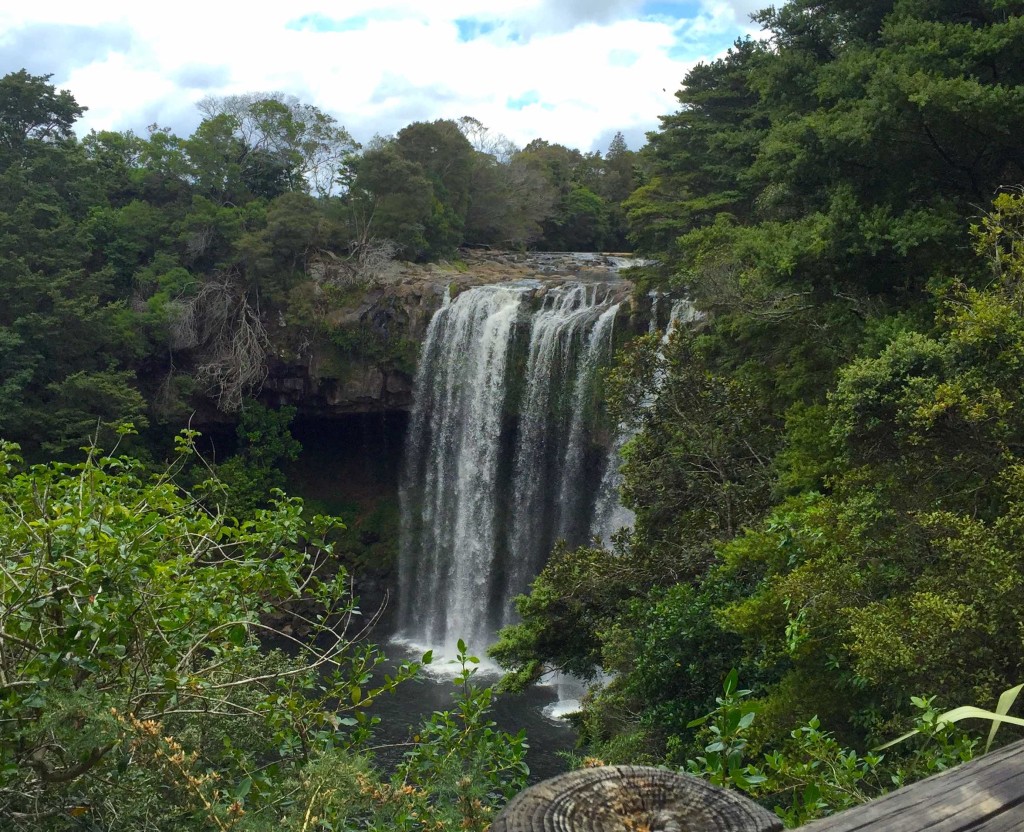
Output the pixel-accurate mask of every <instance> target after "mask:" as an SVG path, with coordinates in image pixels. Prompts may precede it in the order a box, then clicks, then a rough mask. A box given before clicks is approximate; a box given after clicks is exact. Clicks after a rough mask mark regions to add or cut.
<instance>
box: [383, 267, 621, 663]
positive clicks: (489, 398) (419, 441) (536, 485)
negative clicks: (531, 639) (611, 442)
mask: <svg viewBox="0 0 1024 832" xmlns="http://www.w3.org/2000/svg"><path fill="white" fill-rule="evenodd" d="M539 295H543V297H542V299H541V298H539V297H538V296H539ZM538 300H539V301H540V302H539V304H538ZM613 301H614V298H613V297H612V293H611V292H610V290H609V289H608V287H607V286H606V285H602V284H569V285H564V286H557V287H554V288H551V289H549V290H547V291H546V293H545V292H543V290H540V289H539V288H538V285H537V284H535V283H533V284H527V283H524V284H515V285H505V286H481V287H476V288H472V289H468V290H466V291H464V292H463V293H461V294H460V295H459V296H458V297H456V298H455V299H454V300H451V301H450V302H449V301H447V300H446V302H445V303H444V304H443V305H442V307H441V309H440V310H438V312H437V313H436V314H435V315H434V317H433V319H432V320H431V322H430V326H429V328H428V330H427V335H426V340H425V343H424V345H423V353H422V357H421V360H420V364H419V367H418V369H417V375H416V382H415V389H416V398H415V405H414V408H413V412H412V417H411V421H410V427H409V435H408V438H407V440H406V448H405V463H404V468H403V473H402V482H401V486H400V493H399V497H400V502H401V509H402V535H401V553H400V564H399V569H400V572H399V583H400V586H399V610H398V622H399V636H400V637H401V638H403V639H405V640H407V641H409V642H411V643H414V644H416V645H418V646H421V647H428V646H429V647H433V648H437V649H438V650H439V651H441V652H444V653H447V654H450V653H451V652H452V651H453V646H454V645H455V643H456V642H457V640H458V639H460V638H462V639H465V641H466V642H467V643H468V644H469V645H470V646H471V647H472V648H473V649H474V650H475V651H477V652H479V651H482V650H483V649H484V647H485V646H486V645H487V644H489V643H490V642H491V641H493V638H494V634H495V632H496V631H497V629H498V628H499V627H501V626H503V625H505V624H508V623H510V622H511V621H512V620H513V605H512V601H513V599H514V598H515V596H516V595H518V594H521V593H523V592H525V591H526V589H527V588H528V586H529V582H530V581H531V580H532V579H533V578H534V576H535V575H536V574H537V572H538V571H539V570H540V569H541V568H542V567H543V564H544V559H545V558H546V556H547V554H548V552H549V551H550V549H551V547H552V545H553V544H554V542H555V539H556V538H557V537H559V536H561V537H565V538H566V539H567V540H568V541H569V542H570V543H571V544H574V545H576V544H580V543H583V542H585V535H586V533H587V531H588V529H589V522H590V515H591V513H592V511H593V502H594V495H595V493H596V488H597V482H596V476H593V475H592V474H590V472H591V471H592V470H593V469H594V468H595V467H598V466H596V465H595V464H594V463H593V462H592V460H593V458H594V452H593V447H592V446H593V442H592V440H591V435H590V434H591V421H592V416H593V412H594V402H593V392H594V379H595V378H596V373H597V369H598V368H599V366H600V365H601V364H602V363H603V362H606V361H607V360H608V358H609V357H610V354H611V338H612V333H613V324H614V318H615V314H616V312H617V311H618V309H619V304H618V303H615V302H613ZM527 331H528V333H529V334H528V338H527V337H526V334H527ZM588 483H589V484H588Z"/></svg>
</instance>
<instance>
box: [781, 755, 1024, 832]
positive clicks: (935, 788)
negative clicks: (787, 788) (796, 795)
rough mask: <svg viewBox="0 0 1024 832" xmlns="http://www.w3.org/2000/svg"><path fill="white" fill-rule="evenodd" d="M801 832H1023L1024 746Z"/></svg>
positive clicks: (969, 765)
mask: <svg viewBox="0 0 1024 832" xmlns="http://www.w3.org/2000/svg"><path fill="white" fill-rule="evenodd" d="M800 828H801V832H859V830H864V831H865V832H881V830H883V829H885V830H892V832H919V830H928V832H1009V830H1024V741H1021V742H1016V743H1013V744H1012V745H1008V746H1006V747H1005V748H1001V749H999V750H997V751H993V752H992V753H990V754H986V755H984V756H982V757H979V758H977V759H975V760H971V762H969V763H965V764H963V765H961V766H957V767H956V768H952V769H950V770H949V771H944V772H942V773H941V774H936V775H934V776H932V777H929V778H928V779H927V780H921V781H920V782H918V783H913V784H912V785H910V786H906V787H904V788H902V789H899V790H897V791H894V792H892V793H890V794H887V795H884V796H883V797H880V798H878V799H877V800H873V801H871V802H870V803H867V804H865V805H863V806H857V807H856V808H853V809H848V810H847V811H845V812H841V813H840V814H838V815H835V816H834V817H831V818H824V819H822V820H817V821H814V822H812V823H809V824H807V825H806V826H802V827H800Z"/></svg>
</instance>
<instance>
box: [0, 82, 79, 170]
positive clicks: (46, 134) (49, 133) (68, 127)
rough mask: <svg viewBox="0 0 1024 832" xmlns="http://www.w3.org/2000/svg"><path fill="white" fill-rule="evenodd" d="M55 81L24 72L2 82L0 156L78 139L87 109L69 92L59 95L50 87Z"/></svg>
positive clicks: (0, 97)
mask: <svg viewBox="0 0 1024 832" xmlns="http://www.w3.org/2000/svg"><path fill="white" fill-rule="evenodd" d="M52 77H53V76H52V75H30V74H29V73H28V72H27V71H26V70H24V69H20V70H18V71H17V72H11V73H8V74H7V75H5V76H4V77H3V78H0V154H3V155H4V156H6V155H8V154H17V153H18V152H19V151H20V150H21V149H22V148H23V147H24V145H25V143H26V142H28V141H42V142H54V141H62V140H67V139H70V138H71V137H72V136H73V135H74V134H73V133H72V126H73V125H74V123H75V122H76V121H77V120H78V118H79V116H81V115H82V113H84V112H85V109H86V108H85V107H82V106H80V105H79V104H78V102H77V101H75V99H74V97H73V96H72V95H71V93H70V92H68V91H67V90H61V91H60V92H58V91H57V90H56V89H55V88H54V87H53V85H51V84H50V83H49V80H50V78H52ZM0 161H2V157H0Z"/></svg>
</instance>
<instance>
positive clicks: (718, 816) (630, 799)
mask: <svg viewBox="0 0 1024 832" xmlns="http://www.w3.org/2000/svg"><path fill="white" fill-rule="evenodd" d="M780 829H782V823H781V822H780V821H779V819H778V818H777V817H775V815H773V814H772V813H771V812H768V811H767V810H765V809H763V808H762V807H760V806H758V805H757V804H756V803H753V802H752V801H750V800H747V799H746V798H745V797H742V796H741V795H738V794H736V793H735V792H730V791H726V790H725V789H720V788H718V787H717V786H712V785H711V784H710V783H708V782H707V781H705V780H701V779H699V778H697V777H691V776H690V775H688V774H676V773H675V772H671V771H665V770H664V769H658V768H648V767H646V766H602V767H600V768H584V769H580V770H578V771H570V772H568V773H567V774H562V775H560V776H558V777H553V778H551V779H550V780H545V781H544V782H543V783H538V784H537V785H535V786H531V787H530V788H529V789H526V791H523V792H520V793H519V794H518V795H516V796H515V797H514V798H513V799H512V800H511V801H510V802H509V804H508V806H506V807H505V809H504V810H503V811H502V812H501V814H499V815H498V817H497V818H495V820H494V823H493V824H491V832H778V830H780Z"/></svg>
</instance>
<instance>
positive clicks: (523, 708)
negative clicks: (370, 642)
mask: <svg viewBox="0 0 1024 832" xmlns="http://www.w3.org/2000/svg"><path fill="white" fill-rule="evenodd" d="M384 648H385V651H386V652H387V654H388V655H389V656H390V657H393V658H395V659H401V658H403V657H406V658H414V657H413V656H404V655H403V653H404V651H403V648H402V647H401V646H399V645H396V644H386V645H384ZM391 670H392V668H390V667H389V668H387V669H386V670H384V671H382V672H391ZM497 681H498V676H497V674H496V673H485V672H480V673H477V674H476V675H475V676H474V683H475V684H477V685H479V686H480V687H487V686H489V685H493V684H496V683H497ZM454 690H455V685H454V682H453V679H452V678H450V677H448V678H445V677H442V676H439V675H430V674H424V676H423V678H422V679H420V680H417V681H413V682H407V683H406V684H404V685H401V686H399V688H398V690H397V691H396V692H395V693H394V694H393V695H391V696H382V697H380V698H379V699H377V700H376V701H375V702H374V704H373V707H372V708H371V710H370V712H371V714H372V715H374V716H378V717H380V720H381V723H380V725H379V726H377V728H376V729H375V734H374V736H375V740H374V741H373V742H372V743H371V745H372V746H378V748H377V751H376V752H375V756H376V758H377V759H378V761H379V762H380V765H381V766H382V767H384V768H386V769H390V768H392V767H393V766H395V765H397V764H398V763H399V762H400V761H401V759H402V754H403V753H404V752H405V751H406V750H408V749H407V748H406V747H402V746H401V745H400V744H401V743H405V742H407V741H408V740H409V739H410V737H411V736H412V735H413V734H415V733H416V732H417V731H418V730H419V725H420V723H421V721H422V720H423V719H425V718H427V717H429V716H430V715H431V714H432V713H433V712H434V711H444V710H451V709H452V708H454V706H455V703H454V700H453V698H452V693H453V691H454ZM557 701H558V696H557V694H556V692H555V690H554V689H553V688H550V687H533V688H531V689H529V690H528V691H526V692H525V693H522V694H515V695H513V694H499V695H497V698H496V700H495V702H494V706H493V709H492V712H491V719H493V720H494V722H496V723H497V725H498V728H499V729H501V730H502V731H508V732H509V733H513V734H514V733H517V732H518V731H520V730H522V729H524V728H525V729H526V739H527V742H528V743H529V746H530V747H529V751H528V752H527V755H526V762H527V765H529V767H530V782H531V783H536V782H538V781H540V780H544V779H547V778H548V777H553V776H554V775H556V774H560V773H561V772H563V771H566V770H567V769H568V768H569V765H568V763H567V762H566V761H565V759H564V758H563V757H562V756H561V753H564V752H568V751H572V750H573V748H574V746H575V740H576V735H575V731H573V730H572V728H571V727H570V726H569V724H568V723H567V722H565V721H564V720H560V719H553V718H550V717H548V716H546V715H545V714H544V709H545V708H548V707H550V706H551V705H554V704H556V703H557Z"/></svg>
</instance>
